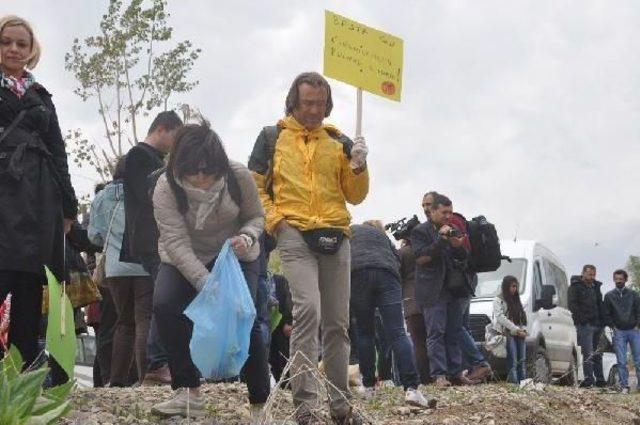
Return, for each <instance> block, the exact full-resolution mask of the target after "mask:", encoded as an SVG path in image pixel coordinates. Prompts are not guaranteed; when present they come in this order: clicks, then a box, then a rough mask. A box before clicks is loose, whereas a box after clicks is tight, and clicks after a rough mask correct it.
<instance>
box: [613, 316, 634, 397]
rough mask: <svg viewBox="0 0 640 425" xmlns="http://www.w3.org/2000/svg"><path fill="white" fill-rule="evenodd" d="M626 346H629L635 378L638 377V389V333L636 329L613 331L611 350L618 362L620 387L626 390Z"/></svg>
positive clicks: (627, 374) (627, 381)
mask: <svg viewBox="0 0 640 425" xmlns="http://www.w3.org/2000/svg"><path fill="white" fill-rule="evenodd" d="M627 344H628V345H629V346H631V356H632V357H633V364H634V366H635V368H636V376H637V377H638V384H637V385H638V387H639V388H640V331H639V330H638V329H629V330H621V329H616V330H614V331H613V348H614V350H615V352H616V359H617V360H618V376H619V377H620V386H621V387H622V388H627V387H628V386H629V370H628V369H627Z"/></svg>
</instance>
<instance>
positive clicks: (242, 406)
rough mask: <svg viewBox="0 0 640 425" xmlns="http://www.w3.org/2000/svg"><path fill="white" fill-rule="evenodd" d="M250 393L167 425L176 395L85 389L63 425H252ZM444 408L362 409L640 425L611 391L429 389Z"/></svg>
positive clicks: (212, 389) (208, 388) (386, 392)
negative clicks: (158, 408)
mask: <svg viewBox="0 0 640 425" xmlns="http://www.w3.org/2000/svg"><path fill="white" fill-rule="evenodd" d="M245 388H246V387H245V386H244V385H241V384H207V385H204V386H203V387H202V391H203V393H204V395H205V398H206V401H207V408H206V409H207V416H206V417H205V418H204V419H199V420H197V421H196V420H191V421H187V420H186V419H181V418H177V417H174V418H159V417H156V416H153V415H152V414H151V413H150V410H151V406H152V405H153V404H154V403H157V402H159V401H163V400H165V399H167V398H169V397H170V396H171V389H170V388H168V387H141V388H113V389H111V388H104V389H81V390H77V391H76V392H75V394H74V400H73V404H74V410H73V411H72V412H71V413H70V414H69V415H68V416H67V417H66V418H64V419H62V420H61V421H60V423H62V424H69V425H70V424H82V425H110V424H188V423H189V424H225V425H227V424H229V425H233V424H246V423H248V418H249V406H248V402H247V394H246V389H245ZM422 390H423V391H425V392H430V393H433V394H434V395H435V396H436V397H437V398H438V400H439V403H438V407H437V409H435V410H432V411H422V410H419V409H416V408H409V407H406V406H404V404H403V392H402V390H401V389H399V388H383V389H380V390H379V391H378V392H377V393H376V396H375V397H374V398H373V399H370V400H364V399H363V398H362V397H360V396H354V401H353V402H354V405H355V406H356V407H357V408H359V409H361V411H362V412H363V413H365V414H366V415H367V416H368V417H369V418H371V420H372V421H373V423H375V424H483V425H493V424H512V425H516V424H521V425H534V424H536V425H539V424H562V425H570V424H574V423H575V424H580V425H590V424H594V425H595V424H598V425H600V424H603V425H604V424H616V425H618V424H640V403H639V401H640V394H637V393H634V394H631V395H620V394H617V393H614V392H612V391H607V390H593V389H592V390H581V389H574V388H566V387H556V386H549V387H546V388H544V389H534V388H529V389H519V388H516V387H515V386H512V385H508V384H488V385H480V386H475V387H457V388H450V389H446V390H436V389H435V388H433V387H422ZM290 400H291V397H290V394H289V393H288V392H286V391H281V392H279V394H278V396H277V398H276V401H277V403H276V407H275V408H274V409H273V411H272V413H273V417H274V419H275V420H274V421H273V422H272V423H274V424H275V423H277V424H283V423H284V424H289V423H292V422H290V420H289V421H287V418H288V417H290V415H291V413H292V411H293V407H292V404H291V401H290Z"/></svg>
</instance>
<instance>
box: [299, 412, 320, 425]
mask: <svg viewBox="0 0 640 425" xmlns="http://www.w3.org/2000/svg"><path fill="white" fill-rule="evenodd" d="M296 423H297V424H298V425H324V421H323V420H322V419H320V418H319V417H317V416H316V415H314V414H313V413H311V412H306V411H305V412H298V413H297V414H296Z"/></svg>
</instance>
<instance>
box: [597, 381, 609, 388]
mask: <svg viewBox="0 0 640 425" xmlns="http://www.w3.org/2000/svg"><path fill="white" fill-rule="evenodd" d="M608 386H609V383H608V382H607V381H596V387H598V388H607V387H608Z"/></svg>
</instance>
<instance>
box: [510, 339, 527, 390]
mask: <svg viewBox="0 0 640 425" xmlns="http://www.w3.org/2000/svg"><path fill="white" fill-rule="evenodd" d="M526 362H527V345H526V343H525V340H524V338H522V337H519V336H514V335H507V367H508V368H509V369H508V371H509V372H508V373H507V381H509V382H511V383H513V384H519V383H520V381H522V380H523V379H526V378H527V372H526Z"/></svg>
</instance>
